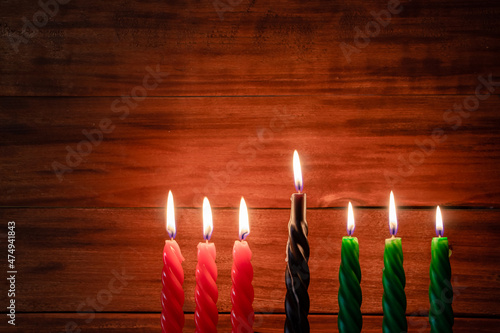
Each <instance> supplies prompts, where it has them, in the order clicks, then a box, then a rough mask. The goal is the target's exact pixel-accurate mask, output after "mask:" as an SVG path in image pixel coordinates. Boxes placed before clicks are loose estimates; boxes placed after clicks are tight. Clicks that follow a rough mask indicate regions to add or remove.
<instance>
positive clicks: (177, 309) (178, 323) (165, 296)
mask: <svg viewBox="0 0 500 333" xmlns="http://www.w3.org/2000/svg"><path fill="white" fill-rule="evenodd" d="M166 227H167V233H168V235H169V236H170V238H171V239H170V240H167V241H165V247H164V248H163V270H162V273H161V283H162V289H161V331H162V332H163V333H167V332H169V333H182V328H183V327H184V312H183V311H182V306H183V305H184V290H183V289H182V284H183V283H184V271H183V269H182V262H183V261H184V258H183V257H182V254H181V250H180V248H179V244H177V242H176V241H175V235H176V234H177V231H176V230H177V229H176V226H175V212H174V197H173V195H172V191H169V192H168V199H167V225H166Z"/></svg>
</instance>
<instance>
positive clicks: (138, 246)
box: [0, 200, 500, 317]
mask: <svg viewBox="0 0 500 333" xmlns="http://www.w3.org/2000/svg"><path fill="white" fill-rule="evenodd" d="M247 203H248V205H249V207H252V201H251V200H247ZM164 213H165V212H164V210H160V209H1V210H0V214H1V215H0V220H2V221H8V220H14V221H16V235H17V236H16V237H17V240H16V248H17V252H16V254H17V266H18V267H17V270H18V281H17V286H18V287H17V288H18V295H17V297H16V300H17V303H16V304H17V306H18V309H19V311H21V310H22V311H24V312H61V311H63V312H67V311H69V312H75V311H90V310H91V309H92V307H91V305H90V304H92V300H95V299H100V300H101V301H100V303H101V304H104V305H102V306H101V305H99V309H100V310H99V311H106V312H159V311H160V309H161V306H160V290H161V282H160V272H161V267H162V260H161V253H162V248H163V243H164V239H165V238H166V237H167V234H166V231H165V224H164V223H165V222H164V221H165V220H164ZM213 215H214V233H213V238H212V240H213V241H214V243H215V244H216V246H217V264H218V272H219V276H218V288H219V302H218V309H219V311H221V312H227V313H229V311H230V310H231V304H230V297H229V293H230V286H231V279H230V270H231V264H232V254H231V253H232V246H233V244H234V241H235V239H236V238H237V234H238V229H237V228H238V226H237V216H238V211H237V210H236V209H215V210H214V211H213ZM387 215H388V214H387V212H386V211H384V210H378V209H356V211H355V216H356V223H357V227H356V230H355V236H356V237H358V239H359V243H360V264H361V270H362V282H361V288H362V291H363V304H362V308H361V309H362V312H363V313H364V314H381V313H382V267H383V251H384V239H385V238H387V237H388V236H389V231H388V222H387V221H388V216H387ZM434 216H435V212H434V210H405V209H403V210H399V212H398V217H399V222H400V226H399V231H398V236H400V237H402V239H403V252H404V259H405V262H404V267H405V270H406V277H407V287H406V294H407V298H408V309H407V313H408V315H412V314H413V315H418V314H420V315H421V314H422V313H426V312H427V311H428V308H429V305H428V296H427V295H428V285H429V264H430V243H431V238H432V237H434V235H435V232H434ZM443 216H444V221H445V236H448V237H449V241H450V245H451V247H452V251H453V254H452V256H451V266H452V272H453V280H452V284H453V286H454V291H455V297H456V298H455V301H454V303H453V308H454V311H455V314H456V316H457V317H461V316H467V317H471V316H473V317H476V316H498V315H500V305H499V303H498V298H499V297H500V287H499V284H498V277H499V276H500V267H499V266H498V262H499V260H500V249H499V248H498V246H496V245H495V244H498V243H499V242H500V226H499V224H498V220H499V218H500V213H499V212H498V211H497V210H492V211H484V210H447V209H444V210H443ZM288 218H289V211H288V210H286V209H280V210H276V209H251V210H250V223H251V234H250V236H249V237H248V239H247V240H248V242H249V245H250V247H251V249H252V251H253V259H252V263H253V267H254V271H255V275H254V276H255V278H254V281H253V285H254V289H255V302H254V308H255V311H256V312H262V313H283V301H284V295H285V285H284V269H285V261H284V260H285V247H286V241H287V232H288V231H287V222H288ZM307 220H308V221H309V226H310V238H309V239H310V246H311V259H310V270H311V285H310V287H309V293H310V297H311V312H312V313H332V314H334V313H337V312H338V305H337V301H336V299H337V292H338V287H339V286H338V268H339V264H340V253H339V252H340V245H341V237H342V236H344V235H345V234H346V231H345V225H346V211H345V210H339V209H317V210H309V211H308V215H307ZM177 221H178V232H177V241H178V242H179V244H180V247H181V250H182V253H183V255H184V257H185V258H186V261H185V262H184V264H183V267H184V271H185V279H186V280H185V283H184V290H185V294H186V301H185V305H184V310H185V311H187V312H193V311H194V287H195V279H194V272H195V266H196V245H197V244H198V242H199V241H200V240H202V221H201V211H200V210H199V209H178V210H177ZM3 237H4V238H5V237H6V236H5V234H4V235H3ZM487 244H488V245H487ZM0 264H1V266H0V269H2V271H6V270H7V269H6V267H5V265H6V261H2V262H0ZM116 274H118V275H124V276H126V277H128V278H126V279H119V280H117V281H115V280H116V278H115V277H116ZM6 283H7V281H6V280H5V279H2V282H1V283H0V286H1V287H2V290H6V289H4V288H6V287H7V285H6ZM109 290H115V291H116V290H118V291H116V292H113V293H110V292H109ZM82 304H83V305H82ZM98 304H99V303H98Z"/></svg>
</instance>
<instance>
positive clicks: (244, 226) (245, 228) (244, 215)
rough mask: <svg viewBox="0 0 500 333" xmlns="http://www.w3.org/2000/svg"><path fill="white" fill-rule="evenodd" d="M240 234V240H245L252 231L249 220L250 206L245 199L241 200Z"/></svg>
mask: <svg viewBox="0 0 500 333" xmlns="http://www.w3.org/2000/svg"><path fill="white" fill-rule="evenodd" d="M239 227H240V228H239V229H240V230H239V236H240V240H245V238H247V236H248V234H249V233H250V223H249V221H248V208H247V204H246V202H245V199H244V198H243V197H241V200H240V220H239Z"/></svg>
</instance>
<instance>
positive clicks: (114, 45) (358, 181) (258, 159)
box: [0, 0, 500, 332]
mask: <svg viewBox="0 0 500 333" xmlns="http://www.w3.org/2000/svg"><path fill="white" fill-rule="evenodd" d="M49 2H50V1H49ZM61 2H64V1H62V0H61ZM229 3H232V4H229ZM221 4H225V6H227V7H225V9H227V11H225V12H224V13H223V20H221V18H220V17H219V15H218V13H217V11H216V9H215V8H214V4H213V3H212V2H211V1H203V2H199V1H146V2H139V1H132V0H115V1H106V2H102V1H96V0H89V1H85V2H80V1H76V0H75V1H71V2H69V3H67V4H59V5H58V8H57V11H56V12H55V10H54V8H53V7H51V8H52V10H53V13H55V14H54V15H53V17H51V18H50V20H48V21H47V22H45V24H40V23H39V25H40V26H41V27H39V28H38V29H37V30H38V31H37V33H34V34H33V36H30V38H26V39H25V41H26V43H21V44H19V45H18V50H17V52H16V50H15V49H14V48H13V47H12V44H11V42H10V40H9V36H10V38H12V36H14V34H20V33H21V31H22V29H23V17H26V18H27V19H29V20H30V21H33V15H35V16H36V15H37V14H36V13H37V12H38V11H40V10H41V7H40V5H39V4H38V2H37V1H34V0H30V1H23V2H19V1H13V0H6V1H2V2H0V22H1V24H0V34H1V36H2V37H1V41H0V56H1V58H0V94H1V96H2V97H0V120H1V121H0V127H1V136H2V141H1V145H0V161H1V166H2V168H1V184H2V186H1V191H0V204H1V208H0V221H1V225H2V227H1V230H0V236H1V242H2V247H1V248H2V251H6V240H7V222H8V221H15V222H16V268H17V271H18V274H17V280H16V289H17V290H16V310H17V317H16V326H15V327H12V326H10V325H7V317H6V316H5V312H6V309H5V308H6V306H7V302H8V299H7V297H6V290H7V289H8V285H7V281H6V279H5V277H4V275H6V274H7V273H6V271H7V262H6V258H5V257H6V253H5V252H4V255H2V257H3V258H4V259H2V260H1V261H0V270H1V272H2V278H1V279H0V281H2V282H1V283H0V286H1V290H2V291H1V295H2V296H1V298H0V299H1V300H2V304H1V308H2V309H3V310H1V311H2V313H3V315H2V317H3V319H2V320H1V322H0V328H1V329H2V331H3V330H4V329H7V331H19V332H28V331H32V332H80V331H81V332H103V331H106V332H158V331H159V330H160V321H159V313H160V310H161V305H160V289H161V281H160V271H161V266H162V262H161V251H162V248H163V241H164V239H165V238H167V234H166V232H165V228H164V223H165V220H164V216H165V211H164V206H165V202H166V195H167V192H168V190H169V189H171V190H172V191H173V193H174V197H175V203H176V206H177V222H178V237H177V239H178V241H179V243H180V245H181V248H182V251H183V254H184V256H185V258H186V262H185V263H184V269H185V273H186V282H185V292H186V302H185V307H184V310H185V312H186V329H185V331H186V332H193V331H194V323H193V312H194V296H193V294H194V269H195V265H196V244H197V243H198V242H199V241H200V240H201V239H202V227H201V225H202V220H201V209H200V207H201V204H202V198H203V195H208V196H209V199H210V200H211V203H212V206H213V207H214V211H213V214H214V223H215V231H214V234H213V241H214V242H215V244H216V246H217V251H218V254H217V255H218V257H217V263H218V267H219V283H218V286H219V295H220V296H219V302H218V308H219V311H220V324H219V331H220V332H229V331H230V321H229V313H230V311H231V304H230V298H229V289H230V267H231V261H232V258H231V248H232V243H233V242H234V240H235V239H236V237H237V207H238V204H239V198H240V196H242V195H243V196H245V199H246V200H247V204H248V205H249V207H250V223H251V234H250V236H249V238H248V241H249V244H250V246H251V248H252V250H253V253H254V257H253V265H254V269H255V278H254V288H255V303H254V307H255V311H256V312H258V314H257V320H256V324H255V331H257V332H280V331H282V326H283V320H284V315H283V313H284V309H283V300H284V294H285V286H284V279H283V276H284V267H285V262H284V257H285V246H286V240H287V227H286V226H287V222H288V216H289V211H288V207H289V205H290V201H289V197H290V194H291V193H292V192H294V188H293V174H292V163H291V162H292V152H293V149H297V150H298V151H299V153H300V156H301V160H302V169H303V173H304V184H305V186H304V189H305V192H306V193H307V198H308V207H309V210H308V215H307V216H308V221H309V226H310V243H311V260H310V267H311V286H310V296H311V316H310V320H311V328H312V331H313V332H330V331H335V330H336V314H337V312H338V305H337V301H336V298H337V291H338V278H337V276H338V267H339V260H340V253H339V251H340V240H341V237H342V236H343V235H344V234H345V223H346V211H345V209H344V208H345V207H346V205H347V202H348V201H349V200H351V201H352V202H353V204H354V205H355V209H356V211H355V215H356V222H357V227H356V231H355V235H356V236H357V237H358V238H359V242H360V256H361V257H360V260H361V267H362V274H363V281H362V290H363V305H362V311H363V314H364V328H363V331H364V332H379V331H380V329H381V320H382V303H381V298H382V284H381V279H382V267H383V261H382V256H383V246H384V238H386V237H388V224H387V215H388V214H387V207H386V206H387V204H388V200H389V191H390V190H394V192H395V195H396V202H397V204H398V206H399V209H398V217H399V222H400V227H399V233H398V235H400V236H401V237H402V238H403V251H404V256H405V264H404V265H405V270H406V274H407V287H406V292H407V297H408V311H407V314H408V323H409V331H410V332H428V331H429V326H428V324H427V319H426V313H427V312H428V308H429V305H428V294H427V290H428V284H429V278H428V267H429V262H430V241H431V238H432V237H433V236H434V209H435V208H434V207H435V206H436V205H438V204H440V205H442V207H443V215H444V221H445V222H444V223H445V235H446V236H448V237H449V240H450V244H451V246H452V249H453V255H452V257H451V265H452V271H453V280H452V283H453V285H454V287H455V301H454V303H453V306H454V310H455V314H456V324H455V332H471V331H472V330H474V331H476V332H498V327H499V325H500V302H499V301H498V300H499V299H500V284H499V282H500V267H499V263H500V247H499V245H498V244H500V224H499V219H500V190H499V189H500V171H499V162H500V140H499V139H500V131H499V125H500V114H499V112H498V110H499V107H500V98H499V96H500V95H499V92H500V61H499V59H500V3H499V2H498V1H495V0H485V1H480V2H478V1H475V0H446V1H442V0H441V1H437V0H431V1H420V0H412V1H402V3H401V5H400V7H397V8H398V9H401V10H400V12H399V13H398V14H394V15H392V16H391V20H390V22H389V24H387V26H385V27H382V26H380V25H379V28H380V31H378V32H377V33H375V34H374V35H373V36H372V37H371V38H370V40H369V41H368V42H366V41H364V43H365V44H364V45H362V46H363V47H360V48H359V49H358V50H359V52H356V53H353V54H351V56H350V59H347V58H346V57H345V56H344V54H343V52H342V49H341V45H347V44H349V45H351V46H355V45H358V46H359V45H361V44H360V43H361V42H363V41H362V40H358V44H355V38H356V34H357V31H364V30H365V27H366V25H367V24H369V22H371V21H373V20H374V18H373V16H372V14H371V12H376V13H378V12H380V11H382V10H387V7H388V2H387V1H383V0H377V1H371V2H370V3H369V4H367V2H366V1H361V0H355V1H320V0H315V1H307V2H305V1H296V0H276V1H260V0H242V1H240V2H238V1H236V0H235V1H232V2H227V1H224V0H221ZM221 6H222V5H221ZM38 16H39V15H38ZM42 23H44V22H42ZM342 43H345V44H342ZM147 68H149V70H148V69H147ZM154 70H159V71H160V72H163V73H168V75H166V74H161V75H160V76H159V81H161V82H157V85H156V87H155V88H154V89H153V88H151V85H153V84H154V83H155V81H154V80H153V79H152V78H151V77H149V78H147V79H146V83H147V84H149V87H150V88H151V89H149V90H146V93H147V97H144V98H142V97H140V98H139V97H138V98H136V100H134V99H131V98H130V97H127V96H130V95H131V94H134V93H135V94H137V95H138V96H141V95H140V92H141V91H143V92H144V91H145V90H144V89H142V88H141V86H143V83H144V78H145V76H146V75H150V74H148V73H149V71H154ZM488 76H490V77H491V80H492V81H494V82H497V83H496V84H497V85H496V86H492V87H490V89H491V92H492V94H491V96H489V97H488V98H485V100H482V101H480V102H479V105H478V106H477V110H475V111H474V112H470V113H458V111H460V110H457V111H449V112H448V110H450V109H451V110H453V108H454V105H458V106H457V107H456V108H458V109H460V108H462V109H463V107H460V105H462V104H463V102H464V101H467V100H469V101H470V100H471V98H472V97H471V96H474V94H475V92H476V87H477V86H478V84H480V82H481V81H480V79H479V77H483V78H485V79H488ZM480 92H482V93H485V92H487V90H486V89H481V90H480ZM123 96H125V97H123ZM472 100H473V99H472ZM464 110H465V109H463V110H462V111H464ZM100 124H101V125H102V124H104V125H105V126H104V127H105V128H107V129H108V130H107V131H106V133H101V134H102V138H101V137H100V136H99V135H98V134H95V136H94V139H95V140H97V141H96V142H95V144H93V145H91V144H90V143H88V142H87V141H86V140H87V139H86V137H85V135H84V133H83V131H86V132H92V133H96V132H97V130H98V129H99V127H100ZM433 134H434V138H433ZM430 140H432V141H430ZM419 145H420V146H423V147H424V148H419ZM89 147H90V148H89ZM78 149H80V151H85V149H87V153H85V154H84V155H85V156H81V157H78V156H77V155H76V153H68V152H71V151H78ZM422 149H424V150H426V152H425V153H424V152H422ZM90 150H91V151H90ZM54 165H58V166H59V168H64V170H65V172H64V174H59V176H57V175H56V173H55V172H54V170H53V167H54ZM63 165H65V167H62V166H63ZM115 275H123V276H125V278H123V277H122V279H123V285H122V287H123V288H122V289H121V290H120V291H119V292H117V293H110V291H109V284H110V281H113V279H114V276H115ZM110 295H111V296H110ZM108 296H110V297H108ZM96 299H98V300H100V301H97V302H98V304H97V306H96V307H95V308H94V309H92V308H91V307H89V306H88V304H90V303H92V302H94V300H96Z"/></svg>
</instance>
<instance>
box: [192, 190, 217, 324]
mask: <svg viewBox="0 0 500 333" xmlns="http://www.w3.org/2000/svg"><path fill="white" fill-rule="evenodd" d="M212 231H213V222H212V210H211V208H210V203H209V202H208V199H207V198H204V199H203V237H204V239H205V243H203V242H200V243H199V244H198V264H197V265H196V288H195V295H194V300H195V302H196V308H195V312H194V321H195V324H196V333H215V332H217V322H218V320H219V313H218V312H217V299H218V297H219V292H218V291H217V283H216V282H217V265H216V264H215V244H213V243H209V242H208V241H209V240H210V237H212Z"/></svg>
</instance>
